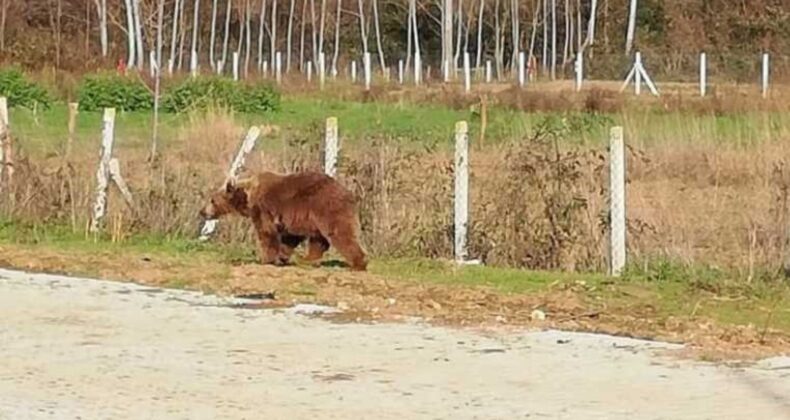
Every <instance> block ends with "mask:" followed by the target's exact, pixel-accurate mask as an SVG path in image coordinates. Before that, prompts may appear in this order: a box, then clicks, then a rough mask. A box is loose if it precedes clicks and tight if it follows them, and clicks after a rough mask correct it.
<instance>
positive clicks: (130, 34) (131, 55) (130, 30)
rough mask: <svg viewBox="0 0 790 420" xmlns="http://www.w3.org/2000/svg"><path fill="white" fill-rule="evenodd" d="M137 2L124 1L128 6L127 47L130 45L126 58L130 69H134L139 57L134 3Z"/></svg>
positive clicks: (131, 0)
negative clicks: (136, 45) (136, 43)
mask: <svg viewBox="0 0 790 420" xmlns="http://www.w3.org/2000/svg"><path fill="white" fill-rule="evenodd" d="M133 1H135V0H124V4H125V6H126V29H127V31H126V35H127V41H128V42H127V45H128V51H127V53H128V55H127V58H126V62H127V63H128V66H129V67H134V66H135V63H137V55H136V54H135V53H136V48H135V36H136V35H137V30H136V29H135V27H136V26H135V24H134V11H133V10H132V9H133V6H132V2H133Z"/></svg>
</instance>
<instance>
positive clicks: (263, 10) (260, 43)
mask: <svg viewBox="0 0 790 420" xmlns="http://www.w3.org/2000/svg"><path fill="white" fill-rule="evenodd" d="M260 19H261V20H260V22H259V23H258V70H259V71H260V70H261V69H262V68H263V36H264V32H265V28H264V26H265V22H266V0H261V16H260Z"/></svg>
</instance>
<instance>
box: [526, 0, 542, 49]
mask: <svg viewBox="0 0 790 420" xmlns="http://www.w3.org/2000/svg"><path fill="white" fill-rule="evenodd" d="M539 14H540V0H538V1H537V3H535V13H533V14H532V34H531V35H530V37H529V54H528V55H527V58H528V62H529V63H530V65H532V62H533V58H534V57H535V38H537V35H538V15H539Z"/></svg>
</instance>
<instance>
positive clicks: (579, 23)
mask: <svg viewBox="0 0 790 420" xmlns="http://www.w3.org/2000/svg"><path fill="white" fill-rule="evenodd" d="M582 45H584V42H583V41H582V0H576V51H577V52H579V53H581V52H582V48H583V47H582Z"/></svg>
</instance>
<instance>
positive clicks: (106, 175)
mask: <svg viewBox="0 0 790 420" xmlns="http://www.w3.org/2000/svg"><path fill="white" fill-rule="evenodd" d="M101 139H102V140H101V152H100V159H99V168H98V169H97V170H96V200H95V201H94V203H93V217H92V218H91V224H90V232H91V233H98V232H99V230H100V229H101V224H102V220H103V219H104V216H105V215H106V213H107V189H108V187H109V185H110V159H112V146H113V143H114V141H115V108H105V109H104V116H103V118H102V136H101Z"/></svg>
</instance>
